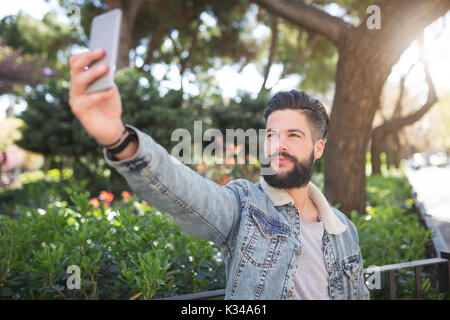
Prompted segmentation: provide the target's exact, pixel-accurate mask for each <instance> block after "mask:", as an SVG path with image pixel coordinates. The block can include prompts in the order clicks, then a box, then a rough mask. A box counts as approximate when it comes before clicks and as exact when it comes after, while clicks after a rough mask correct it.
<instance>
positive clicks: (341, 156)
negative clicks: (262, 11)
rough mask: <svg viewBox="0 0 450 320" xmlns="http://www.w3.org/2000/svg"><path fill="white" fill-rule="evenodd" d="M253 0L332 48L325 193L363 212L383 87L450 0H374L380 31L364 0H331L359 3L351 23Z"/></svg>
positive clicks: (301, 6)
mask: <svg viewBox="0 0 450 320" xmlns="http://www.w3.org/2000/svg"><path fill="white" fill-rule="evenodd" d="M255 2H256V3H257V4H259V5H260V6H262V7H264V8H266V9H268V10H269V11H271V12H272V13H273V14H276V15H278V16H280V17H282V18H284V19H286V20H289V21H290V22H292V23H294V24H296V25H297V26H298V27H301V28H304V29H306V30H308V31H312V32H316V33H319V34H321V35H323V36H325V37H326V38H327V39H329V40H330V41H331V42H332V43H333V44H334V45H335V46H336V48H337V50H338V52H339V61H338V64H337V69H336V88H335V95H334V100H333V107H332V111H331V116H330V118H331V119H330V120H331V126H330V130H329V133H328V139H327V144H326V148H325V153H324V157H325V163H324V172H325V181H324V184H325V195H326V197H327V199H328V200H329V201H330V202H331V203H333V204H336V205H337V204H339V205H340V207H339V208H340V210H341V211H343V212H344V213H345V214H347V215H349V214H350V212H351V211H352V210H356V211H358V212H359V213H360V214H364V213H365V205H366V193H365V187H366V175H365V162H366V150H367V146H368V143H369V141H370V137H371V132H372V122H373V119H374V116H375V113H376V111H377V109H378V107H379V99H380V96H381V91H382V88H383V85H384V83H385V81H386V78H387V77H388V75H389V73H390V72H391V68H392V66H393V65H394V64H395V62H396V61H397V60H398V59H399V57H400V55H401V54H402V52H403V51H405V50H406V48H408V46H409V45H410V44H411V42H412V41H413V40H414V39H416V38H417V37H418V35H419V34H420V32H422V30H423V29H424V28H425V27H426V26H427V25H429V24H430V23H431V22H433V21H434V20H436V19H437V18H439V17H440V16H442V15H444V14H445V13H446V12H447V11H448V10H449V9H450V2H449V1H447V0H432V1H431V0H430V1H420V0H396V1H387V0H386V1H378V2H377V6H378V8H380V17H381V22H382V25H381V29H369V28H368V27H367V21H368V20H369V19H370V20H371V19H373V17H372V14H370V15H367V14H366V12H364V11H363V10H361V8H367V7H368V6H369V4H370V3H369V1H361V2H360V1H358V2H353V1H348V0H342V1H334V3H335V4H340V5H342V6H344V7H346V8H352V4H354V3H357V4H358V9H357V10H356V14H354V15H353V17H354V18H355V19H353V20H355V21H359V25H356V26H354V25H352V24H351V23H349V22H346V21H344V19H343V18H340V17H336V16H333V15H331V14H329V13H327V12H326V11H325V10H322V9H320V8H319V7H318V6H314V5H312V4H306V3H305V2H303V1H293V0H255ZM329 3H331V2H328V1H320V4H324V5H325V4H329ZM361 3H362V4H361Z"/></svg>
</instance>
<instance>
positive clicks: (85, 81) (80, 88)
mask: <svg viewBox="0 0 450 320" xmlns="http://www.w3.org/2000/svg"><path fill="white" fill-rule="evenodd" d="M107 72H108V65H107V64H101V65H96V66H95V67H93V68H91V69H89V70H88V71H86V72H83V73H80V74H79V75H78V76H77V77H75V78H74V79H73V83H74V89H75V93H78V94H83V93H84V91H85V90H86V88H87V86H88V85H89V84H90V83H91V82H92V81H94V80H95V79H97V78H99V77H100V76H102V75H104V74H106V73H107Z"/></svg>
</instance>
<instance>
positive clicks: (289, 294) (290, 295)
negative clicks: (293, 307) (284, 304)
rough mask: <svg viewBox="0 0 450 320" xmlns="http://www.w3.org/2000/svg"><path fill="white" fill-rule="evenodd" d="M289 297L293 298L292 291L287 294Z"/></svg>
mask: <svg viewBox="0 0 450 320" xmlns="http://www.w3.org/2000/svg"><path fill="white" fill-rule="evenodd" d="M287 297H288V298H292V291H291V290H289V291H288V292H287Z"/></svg>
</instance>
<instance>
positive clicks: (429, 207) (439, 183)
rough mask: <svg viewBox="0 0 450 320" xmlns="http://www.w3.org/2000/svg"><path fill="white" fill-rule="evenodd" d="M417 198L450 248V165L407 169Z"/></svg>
mask: <svg viewBox="0 0 450 320" xmlns="http://www.w3.org/2000/svg"><path fill="white" fill-rule="evenodd" d="M405 171H406V175H407V176H408V178H409V181H410V182H411V184H412V186H413V187H414V190H415V191H416V192H417V198H418V200H419V201H421V202H423V205H424V207H425V209H426V211H427V213H428V214H429V215H430V216H432V217H433V221H434V223H435V224H436V226H437V227H438V228H439V230H440V232H441V235H442V237H443V238H444V241H445V242H446V244H447V249H450V167H448V166H447V167H445V168H438V167H433V166H430V167H424V168H420V169H419V170H411V169H406V170H405Z"/></svg>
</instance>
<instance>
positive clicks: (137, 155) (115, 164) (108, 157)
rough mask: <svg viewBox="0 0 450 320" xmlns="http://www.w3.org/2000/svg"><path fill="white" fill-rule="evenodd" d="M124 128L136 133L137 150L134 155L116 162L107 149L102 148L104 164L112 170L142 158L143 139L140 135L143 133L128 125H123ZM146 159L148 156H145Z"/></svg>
mask: <svg viewBox="0 0 450 320" xmlns="http://www.w3.org/2000/svg"><path fill="white" fill-rule="evenodd" d="M125 127H126V128H130V129H132V130H133V131H134V132H136V137H137V142H138V149H137V151H136V153H135V154H134V155H133V156H132V157H130V158H127V159H123V160H118V159H117V158H116V157H114V155H113V154H111V153H110V152H109V151H108V149H107V148H105V147H103V148H102V152H103V157H104V159H105V161H106V163H107V164H108V165H109V166H111V167H114V168H118V167H121V166H123V165H124V163H130V162H134V161H136V160H138V159H142V158H143V156H144V155H143V152H144V150H143V149H144V148H143V143H142V141H143V137H142V135H143V134H144V133H143V132H141V131H140V130H139V129H137V128H136V127H134V126H132V125H129V124H125ZM146 156H147V157H148V154H147V155H146Z"/></svg>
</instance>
